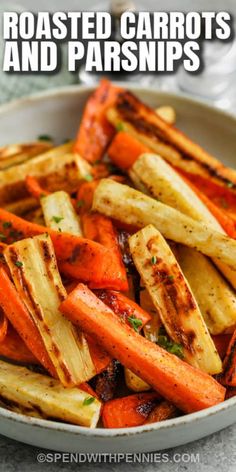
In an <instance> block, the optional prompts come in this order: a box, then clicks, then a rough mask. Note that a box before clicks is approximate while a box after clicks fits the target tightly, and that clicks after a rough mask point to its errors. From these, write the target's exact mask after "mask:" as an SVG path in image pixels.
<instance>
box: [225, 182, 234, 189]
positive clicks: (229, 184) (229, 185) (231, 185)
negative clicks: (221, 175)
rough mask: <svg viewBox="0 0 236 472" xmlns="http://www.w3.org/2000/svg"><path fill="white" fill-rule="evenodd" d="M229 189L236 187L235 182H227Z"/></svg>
mask: <svg viewBox="0 0 236 472" xmlns="http://www.w3.org/2000/svg"><path fill="white" fill-rule="evenodd" d="M226 185H227V187H229V188H232V187H233V186H234V184H233V182H227V184H226Z"/></svg>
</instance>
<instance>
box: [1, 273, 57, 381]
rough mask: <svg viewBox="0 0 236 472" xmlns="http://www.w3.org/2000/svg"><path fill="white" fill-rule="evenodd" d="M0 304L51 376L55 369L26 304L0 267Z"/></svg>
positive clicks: (53, 374) (54, 374) (54, 375)
mask: <svg viewBox="0 0 236 472" xmlns="http://www.w3.org/2000/svg"><path fill="white" fill-rule="evenodd" d="M0 305H1V307H2V309H3V311H4V314H5V315H6V317H7V318H8V319H9V321H10V322H11V324H12V325H13V326H14V328H15V330H16V331H17V332H18V334H19V335H20V336H21V338H22V339H23V341H24V342H25V344H26V346H27V348H28V349H29V350H30V351H31V352H32V355H34V356H35V357H36V358H37V359H38V361H39V362H40V363H41V364H42V365H43V366H44V367H45V369H47V370H48V371H49V372H50V374H51V375H52V376H53V377H56V373H55V369H54V367H53V365H52V363H51V360H50V358H49V356H48V353H47V351H46V349H45V347H44V343H43V340H42V338H41V336H40V334H39V331H38V329H37V327H36V325H35V324H34V321H33V320H32V318H31V316H30V314H29V312H28V310H27V308H26V306H25V305H24V303H23V302H22V301H21V299H20V296H19V295H18V293H17V291H16V289H15V287H14V285H13V283H12V282H11V281H10V279H9V277H8V276H7V274H6V272H5V271H4V270H3V269H2V268H0Z"/></svg>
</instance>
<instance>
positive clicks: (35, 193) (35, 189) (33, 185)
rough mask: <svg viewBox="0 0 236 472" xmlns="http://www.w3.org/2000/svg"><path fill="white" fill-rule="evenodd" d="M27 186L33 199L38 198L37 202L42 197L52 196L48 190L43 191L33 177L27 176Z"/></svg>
mask: <svg viewBox="0 0 236 472" xmlns="http://www.w3.org/2000/svg"><path fill="white" fill-rule="evenodd" d="M25 185H26V188H27V190H28V192H29V193H30V195H32V197H34V198H36V199H37V200H39V199H40V198H42V197H46V195H50V192H49V191H48V190H46V189H43V188H42V187H41V185H40V184H39V182H38V180H37V179H36V178H35V177H33V176H32V175H27V177H26V179H25Z"/></svg>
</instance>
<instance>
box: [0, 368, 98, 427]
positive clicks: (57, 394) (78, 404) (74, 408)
mask: <svg viewBox="0 0 236 472" xmlns="http://www.w3.org/2000/svg"><path fill="white" fill-rule="evenodd" d="M0 395H1V400H2V402H3V403H4V401H5V402H6V407H7V408H9V405H10V409H11V410H13V411H17V412H19V413H23V414H25V415H29V416H35V417H39V418H44V419H47V418H48V419H50V418H57V419H58V420H61V421H64V422H69V423H74V424H78V425H81V426H87V427H89V428H95V427H96V425H97V422H98V420H99V416H100V410H101V403H100V402H99V401H98V400H97V399H96V398H94V397H92V396H91V395H89V394H88V393H87V392H84V391H83V390H80V389H79V388H78V387H76V388H64V387H63V386H62V385H61V383H60V382H59V381H58V380H55V379H52V378H50V377H47V376H45V375H41V374H36V373H33V372H31V371H29V370H28V369H26V368H25V367H19V366H15V365H12V364H8V363H6V362H3V361H0Z"/></svg>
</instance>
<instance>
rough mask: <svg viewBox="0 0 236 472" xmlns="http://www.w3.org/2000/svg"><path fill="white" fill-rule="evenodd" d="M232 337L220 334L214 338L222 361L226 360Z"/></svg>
mask: <svg viewBox="0 0 236 472" xmlns="http://www.w3.org/2000/svg"><path fill="white" fill-rule="evenodd" d="M231 337H232V335H230V334H218V335H216V336H212V339H213V341H214V344H215V347H216V349H217V351H218V353H219V356H220V358H221V359H224V357H225V356H226V353H227V349H228V346H229V343H230V339H231Z"/></svg>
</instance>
